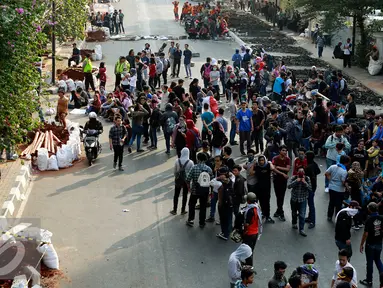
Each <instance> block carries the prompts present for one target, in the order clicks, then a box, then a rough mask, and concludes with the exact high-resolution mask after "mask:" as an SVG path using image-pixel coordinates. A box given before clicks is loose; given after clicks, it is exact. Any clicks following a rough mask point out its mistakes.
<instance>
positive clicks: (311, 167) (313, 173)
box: [305, 151, 321, 229]
mask: <svg viewBox="0 0 383 288" xmlns="http://www.w3.org/2000/svg"><path fill="white" fill-rule="evenodd" d="M306 159H307V166H306V168H305V174H306V175H307V176H308V177H309V178H310V182H311V187H312V188H311V191H309V197H308V198H307V204H308V206H309V215H308V217H307V218H306V219H305V221H306V222H308V223H310V224H309V227H308V228H309V229H312V228H314V227H315V223H316V217H315V204H314V197H315V191H316V189H317V176H318V175H319V174H320V173H321V170H320V169H319V166H318V164H317V163H316V162H315V160H314V159H315V154H314V152H313V151H307V152H306Z"/></svg>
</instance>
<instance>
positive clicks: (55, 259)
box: [37, 244, 60, 269]
mask: <svg viewBox="0 0 383 288" xmlns="http://www.w3.org/2000/svg"><path fill="white" fill-rule="evenodd" d="M37 251H39V252H40V253H44V252H45V254H44V256H43V263H44V264H45V266H47V267H48V268H50V269H59V267H60V265H59V256H58V255H57V252H56V250H55V248H54V247H53V244H43V245H41V246H39V247H37Z"/></svg>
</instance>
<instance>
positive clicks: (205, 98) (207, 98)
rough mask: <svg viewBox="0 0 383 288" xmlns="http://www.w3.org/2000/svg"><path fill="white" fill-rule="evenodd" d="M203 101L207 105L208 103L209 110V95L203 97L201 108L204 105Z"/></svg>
mask: <svg viewBox="0 0 383 288" xmlns="http://www.w3.org/2000/svg"><path fill="white" fill-rule="evenodd" d="M205 103H207V105H209V111H210V96H206V97H203V99H202V108H203V106H205Z"/></svg>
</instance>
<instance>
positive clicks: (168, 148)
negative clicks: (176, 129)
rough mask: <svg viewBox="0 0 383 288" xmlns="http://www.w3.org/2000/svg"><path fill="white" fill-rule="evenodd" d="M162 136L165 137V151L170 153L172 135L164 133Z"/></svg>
mask: <svg viewBox="0 0 383 288" xmlns="http://www.w3.org/2000/svg"><path fill="white" fill-rule="evenodd" d="M164 136H165V144H166V151H167V152H170V137H171V136H172V134H171V133H167V132H165V131H164Z"/></svg>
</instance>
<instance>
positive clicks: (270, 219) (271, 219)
mask: <svg viewBox="0 0 383 288" xmlns="http://www.w3.org/2000/svg"><path fill="white" fill-rule="evenodd" d="M266 222H267V223H271V224H274V223H275V221H274V220H273V218H271V217H270V216H269V217H267V218H266Z"/></svg>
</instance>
